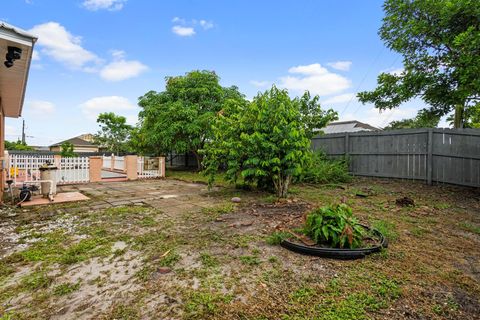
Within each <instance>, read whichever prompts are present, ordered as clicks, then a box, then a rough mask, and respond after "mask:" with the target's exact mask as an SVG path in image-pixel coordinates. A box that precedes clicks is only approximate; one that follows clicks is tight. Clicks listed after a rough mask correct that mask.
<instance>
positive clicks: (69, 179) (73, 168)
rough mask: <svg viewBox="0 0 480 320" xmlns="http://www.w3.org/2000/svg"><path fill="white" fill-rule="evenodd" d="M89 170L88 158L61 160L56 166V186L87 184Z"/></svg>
mask: <svg viewBox="0 0 480 320" xmlns="http://www.w3.org/2000/svg"><path fill="white" fill-rule="evenodd" d="M89 169H90V160H89V158H88V157H74V158H62V159H61V160H60V163H59V164H57V184H70V183H86V182H89V181H90V175H89Z"/></svg>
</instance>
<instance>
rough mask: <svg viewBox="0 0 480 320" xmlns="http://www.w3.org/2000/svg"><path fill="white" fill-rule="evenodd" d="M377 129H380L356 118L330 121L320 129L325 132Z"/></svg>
mask: <svg viewBox="0 0 480 320" xmlns="http://www.w3.org/2000/svg"><path fill="white" fill-rule="evenodd" d="M379 130H381V129H380V128H376V127H374V126H371V125H369V124H367V123H363V122H360V121H357V120H351V121H338V122H331V123H329V124H328V125H327V126H326V127H325V128H324V129H322V131H323V132H324V133H325V134H329V133H339V132H357V131H379Z"/></svg>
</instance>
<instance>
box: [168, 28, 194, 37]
mask: <svg viewBox="0 0 480 320" xmlns="http://www.w3.org/2000/svg"><path fill="white" fill-rule="evenodd" d="M172 32H173V33H175V34H176V35H178V36H180V37H190V36H193V35H195V29H194V28H192V27H182V26H173V27H172Z"/></svg>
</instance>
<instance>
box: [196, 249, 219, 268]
mask: <svg viewBox="0 0 480 320" xmlns="http://www.w3.org/2000/svg"><path fill="white" fill-rule="evenodd" d="M200 260H201V261H202V265H203V266H204V267H206V268H213V267H217V266H218V259H217V258H215V257H213V256H211V255H210V254H208V253H206V252H202V253H201V254H200Z"/></svg>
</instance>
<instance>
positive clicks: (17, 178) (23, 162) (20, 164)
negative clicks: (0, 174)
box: [7, 154, 54, 185]
mask: <svg viewBox="0 0 480 320" xmlns="http://www.w3.org/2000/svg"><path fill="white" fill-rule="evenodd" d="M46 162H50V163H53V162H54V157H53V155H24V154H11V155H9V156H8V163H7V180H13V184H14V185H21V184H22V183H23V182H24V181H32V180H40V170H39V168H40V167H41V166H42V165H44V164H45V163H46Z"/></svg>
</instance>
